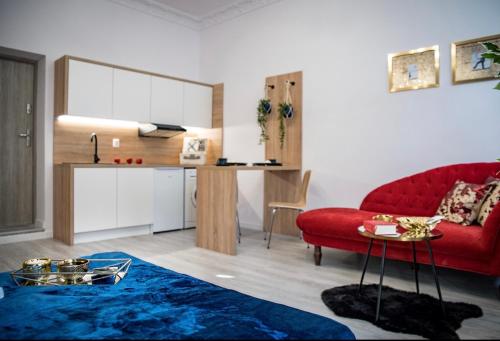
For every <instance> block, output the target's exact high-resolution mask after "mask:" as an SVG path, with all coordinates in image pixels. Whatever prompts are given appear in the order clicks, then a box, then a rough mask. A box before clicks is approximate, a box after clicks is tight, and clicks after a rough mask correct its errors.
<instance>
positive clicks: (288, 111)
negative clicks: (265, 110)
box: [278, 81, 295, 148]
mask: <svg viewBox="0 0 500 341" xmlns="http://www.w3.org/2000/svg"><path fill="white" fill-rule="evenodd" d="M292 85H295V83H294V82H290V81H286V84H285V100H284V101H283V102H281V103H280V104H279V108H278V109H279V114H280V115H279V119H280V126H279V137H280V148H283V145H284V144H285V137H286V130H285V119H291V118H292V117H293V105H292V94H291V93H290V87H291V86H292Z"/></svg>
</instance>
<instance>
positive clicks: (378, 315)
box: [375, 240, 387, 322]
mask: <svg viewBox="0 0 500 341" xmlns="http://www.w3.org/2000/svg"><path fill="white" fill-rule="evenodd" d="M386 251H387V240H384V248H383V250H382V262H381V263H380V282H379V284H378V295H377V312H376V315H375V322H378V319H379V317H380V301H381V300H382V285H383V283H384V270H385V252H386Z"/></svg>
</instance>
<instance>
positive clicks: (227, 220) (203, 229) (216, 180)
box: [196, 167, 236, 255]
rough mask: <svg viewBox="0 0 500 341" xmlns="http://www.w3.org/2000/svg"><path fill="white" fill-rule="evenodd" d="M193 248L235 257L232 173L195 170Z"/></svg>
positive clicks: (224, 168) (199, 168)
mask: <svg viewBox="0 0 500 341" xmlns="http://www.w3.org/2000/svg"><path fill="white" fill-rule="evenodd" d="M197 188H198V195H197V199H196V200H197V212H196V226H197V227H196V246H198V247H202V248H205V249H209V250H213V251H217V252H222V253H225V254H229V255H235V254H236V220H235V215H236V170H235V169H230V168H226V167H219V168H216V167H198V168H197Z"/></svg>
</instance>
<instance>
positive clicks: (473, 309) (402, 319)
mask: <svg viewBox="0 0 500 341" xmlns="http://www.w3.org/2000/svg"><path fill="white" fill-rule="evenodd" d="M377 291H378V285H376V284H371V285H363V288H362V291H361V294H360V295H358V285H357V284H351V285H345V286H341V287H336V288H332V289H328V290H325V291H323V293H322V294H321V299H322V300H323V302H324V303H325V304H326V306H327V307H328V308H330V309H331V310H332V311H333V312H334V313H335V314H337V315H338V316H343V317H350V318H356V319H361V320H365V321H368V322H372V323H373V324H374V325H376V326H378V327H380V328H382V329H385V330H389V331H391V332H399V333H406V334H415V335H420V336H423V337H426V338H429V339H459V337H458V335H457V333H456V332H455V331H456V330H457V329H459V328H460V326H461V323H462V321H463V320H465V319H467V318H473V317H481V316H482V315H483V312H482V310H481V308H479V307H478V306H476V305H473V304H467V303H453V302H444V304H445V310H446V317H443V315H442V313H441V307H440V304H439V300H438V299H436V298H434V297H432V296H429V295H426V294H417V293H415V292H407V291H402V290H396V289H393V288H391V287H387V286H383V288H382V303H381V307H380V318H379V321H378V322H375V310H376V307H377Z"/></svg>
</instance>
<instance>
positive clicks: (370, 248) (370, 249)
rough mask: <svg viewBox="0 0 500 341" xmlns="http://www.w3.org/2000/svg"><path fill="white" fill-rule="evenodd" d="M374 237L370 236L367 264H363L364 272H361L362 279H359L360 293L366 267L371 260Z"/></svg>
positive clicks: (359, 292)
mask: <svg viewBox="0 0 500 341" xmlns="http://www.w3.org/2000/svg"><path fill="white" fill-rule="evenodd" d="M372 246H373V239H371V238H370V245H369V246H368V253H367V254H366V257H365V264H364V265H363V273H362V274H361V281H359V288H358V295H359V294H361V287H362V286H363V280H364V279H365V273H366V268H367V267H368V261H369V260H370V254H371V252H372Z"/></svg>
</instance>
